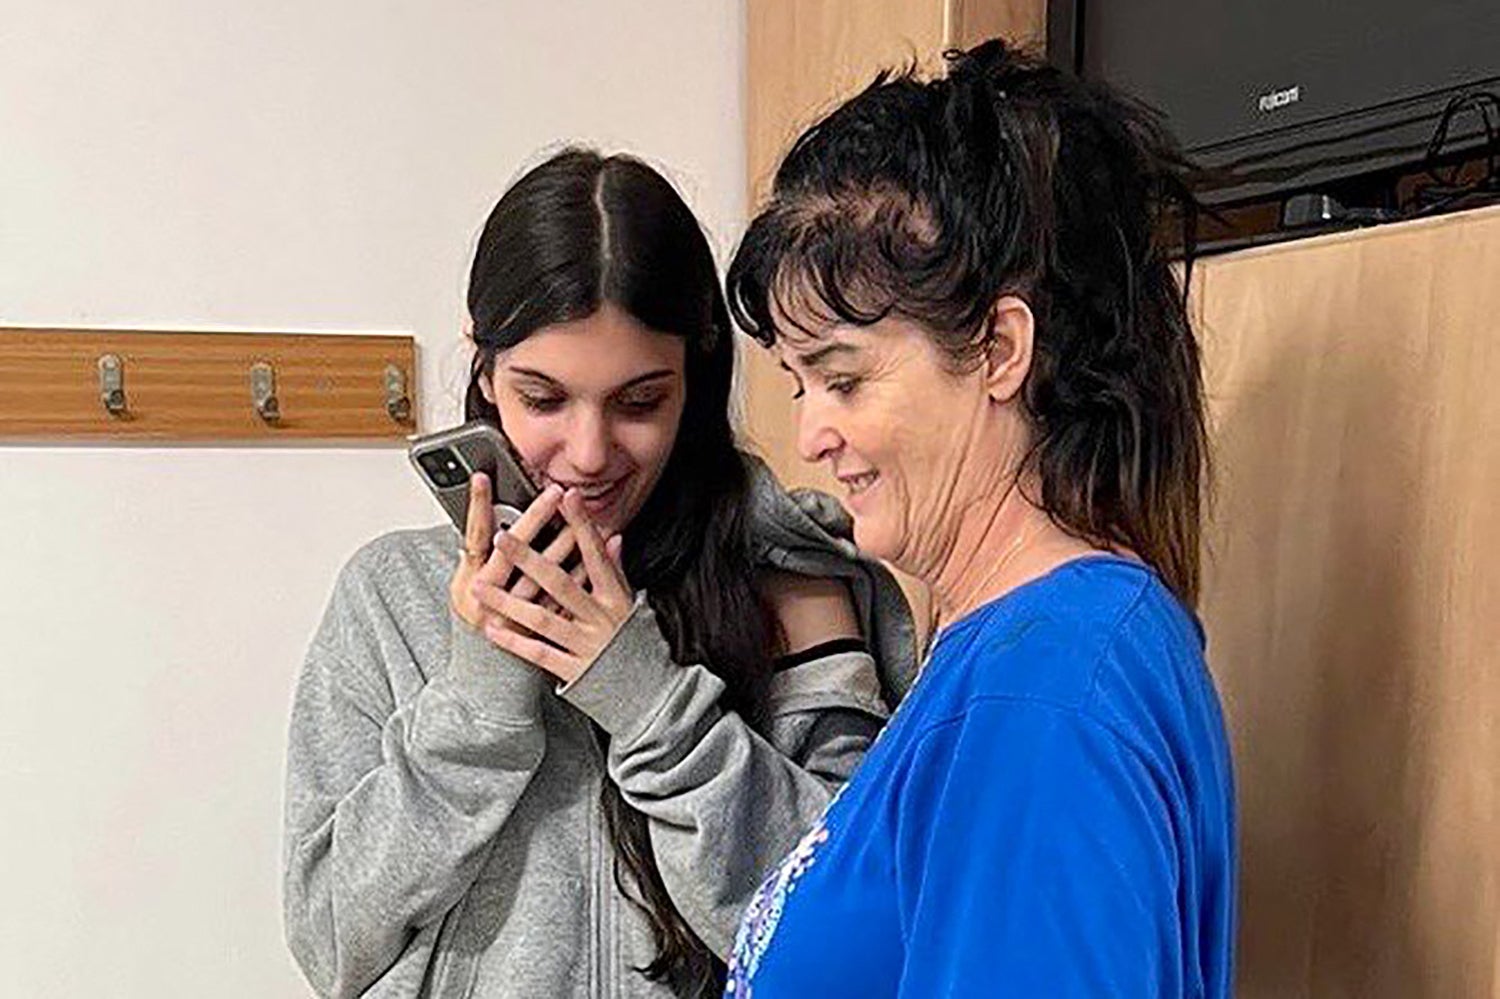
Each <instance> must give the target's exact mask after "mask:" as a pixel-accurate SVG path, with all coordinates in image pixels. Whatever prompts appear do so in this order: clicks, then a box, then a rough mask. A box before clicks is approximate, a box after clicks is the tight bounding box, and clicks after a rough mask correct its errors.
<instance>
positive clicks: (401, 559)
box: [336, 524, 459, 592]
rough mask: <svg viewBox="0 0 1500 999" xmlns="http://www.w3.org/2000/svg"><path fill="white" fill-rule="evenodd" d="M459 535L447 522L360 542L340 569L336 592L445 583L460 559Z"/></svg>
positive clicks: (421, 586)
mask: <svg viewBox="0 0 1500 999" xmlns="http://www.w3.org/2000/svg"><path fill="white" fill-rule="evenodd" d="M458 545H459V538H458V534H457V533H456V532H455V531H454V530H453V528H452V527H450V526H448V525H447V524H441V525H438V526H436V527H427V528H416V529H411V530H401V531H390V532H388V533H386V534H382V535H380V536H379V537H377V538H375V539H373V540H371V541H368V542H366V543H365V544H363V545H361V546H360V547H359V548H358V549H357V550H356V551H355V552H354V554H353V555H351V556H349V558H348V560H347V561H345V562H344V565H343V567H342V568H341V569H340V570H339V576H338V583H337V585H336V590H337V591H340V592H342V591H356V592H358V591H364V590H372V589H373V590H388V591H390V590H400V589H401V588H403V587H411V586H418V587H419V588H423V589H425V588H426V586H427V585H428V584H430V583H431V582H432V581H433V580H441V581H442V582H444V583H445V584H446V581H447V577H448V576H449V575H450V574H451V573H452V572H453V569H454V567H455V566H456V565H457V562H458Z"/></svg>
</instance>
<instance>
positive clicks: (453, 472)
mask: <svg viewBox="0 0 1500 999" xmlns="http://www.w3.org/2000/svg"><path fill="white" fill-rule="evenodd" d="M417 463H418V464H420V465H421V466H422V469H423V470H424V471H425V472H426V473H427V477H428V478H430V479H431V480H432V482H433V484H434V485H436V486H438V487H439V488H442V489H449V488H452V487H453V486H461V485H463V484H464V483H465V482H467V481H468V479H469V473H468V469H466V468H465V467H464V465H463V462H461V461H460V460H459V458H458V455H457V454H455V453H454V452H453V450H452V449H451V448H446V447H444V448H437V449H435V450H432V451H428V452H425V453H424V454H420V455H418V456H417Z"/></svg>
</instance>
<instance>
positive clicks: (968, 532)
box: [929, 483, 1062, 627]
mask: <svg viewBox="0 0 1500 999" xmlns="http://www.w3.org/2000/svg"><path fill="white" fill-rule="evenodd" d="M961 516H962V520H961V522H960V524H959V527H958V530H957V532H956V533H955V534H954V544H953V546H952V548H951V549H950V551H949V554H948V558H947V560H946V561H945V562H944V564H943V565H942V567H941V568H940V569H939V570H938V571H937V573H936V574H935V576H934V577H932V578H931V579H930V580H929V582H930V583H931V585H932V594H933V599H934V603H935V604H936V610H937V617H938V621H937V623H938V626H939V627H946V626H947V625H949V624H951V623H953V622H954V621H956V620H958V619H959V618H961V617H963V616H964V615H966V614H968V613H969V612H971V611H973V610H974V609H976V608H978V607H980V606H982V605H983V604H985V603H988V602H989V601H991V600H994V599H995V598H996V597H999V596H1001V595H1002V594H1005V593H1007V592H1009V591H1010V590H1012V589H1014V588H1015V587H1017V586H1019V585H1020V584H1021V583H1023V582H1025V581H1026V580H1027V579H1030V578H1031V577H1032V576H1034V575H1035V574H1036V570H1037V559H1036V557H1035V556H1036V555H1038V554H1039V553H1041V552H1042V551H1043V550H1044V549H1048V548H1050V547H1052V546H1054V545H1055V544H1056V542H1057V540H1058V536H1059V535H1060V534H1061V533H1062V532H1061V531H1059V530H1058V528H1057V527H1056V526H1055V525H1054V524H1053V523H1052V521H1051V519H1050V518H1049V517H1048V516H1047V514H1046V513H1044V512H1043V511H1042V510H1040V509H1038V508H1037V507H1035V506H1033V505H1032V504H1031V503H1030V502H1029V501H1028V500H1027V499H1026V497H1025V495H1024V493H1023V490H1022V488H1021V486H1020V485H1019V483H1017V484H1013V485H1012V486H1011V487H1010V488H1009V489H1007V490H1006V491H1005V492H1004V494H1003V495H1001V496H1000V498H999V499H998V501H996V502H993V503H988V504H976V505H974V506H972V507H970V508H969V509H968V510H967V511H965V513H963V514H962V515H961Z"/></svg>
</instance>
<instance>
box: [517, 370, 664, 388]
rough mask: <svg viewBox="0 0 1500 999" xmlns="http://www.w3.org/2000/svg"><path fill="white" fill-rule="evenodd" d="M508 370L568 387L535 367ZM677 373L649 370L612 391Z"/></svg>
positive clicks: (561, 386)
mask: <svg viewBox="0 0 1500 999" xmlns="http://www.w3.org/2000/svg"><path fill="white" fill-rule="evenodd" d="M506 370H507V371H509V372H510V373H511V374H513V375H520V376H521V377H522V378H534V379H536V380H537V381H539V382H545V383H546V384H548V385H551V386H553V387H555V388H566V387H567V386H565V385H563V383H562V382H560V381H558V380H557V379H556V378H553V377H552V376H551V375H548V374H545V373H543V372H541V371H538V370H536V369H535V368H517V367H512V368H507V369H506ZM675 374H677V372H675V371H673V370H672V369H671V368H660V369H658V370H656V371H648V372H646V373H645V374H643V375H636V376H635V377H634V378H632V379H630V381H628V382H625V383H624V384H622V385H618V386H616V387H615V388H613V389H612V390H611V393H614V392H623V391H625V390H626V389H632V388H635V387H636V386H638V385H644V384H646V383H647V382H655V381H661V380H663V379H666V378H671V377H672V376H673V375H675Z"/></svg>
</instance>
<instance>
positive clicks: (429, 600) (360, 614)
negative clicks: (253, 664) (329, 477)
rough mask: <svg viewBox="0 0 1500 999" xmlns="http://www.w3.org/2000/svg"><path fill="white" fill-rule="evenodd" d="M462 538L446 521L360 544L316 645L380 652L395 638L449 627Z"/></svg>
mask: <svg viewBox="0 0 1500 999" xmlns="http://www.w3.org/2000/svg"><path fill="white" fill-rule="evenodd" d="M457 545H458V536H457V534H456V533H455V532H454V531H453V529H452V528H451V527H449V526H447V525H441V526H438V527H432V528H425V529H419V530H403V531H392V532H390V533H387V534H383V535H381V536H379V537H377V538H375V539H374V540H372V541H369V542H367V543H365V544H364V545H362V546H360V548H359V549H358V550H356V551H355V552H354V554H352V555H351V556H350V557H349V558H348V560H347V561H345V563H344V565H343V567H342V568H341V569H340V570H339V573H338V577H337V579H336V580H335V582H334V585H333V592H332V594H331V595H330V597H329V600H328V606H327V610H326V611H325V612H324V616H323V622H322V625H321V626H320V628H319V631H318V636H317V639H316V640H315V644H321V645H324V646H327V647H330V648H335V649H339V650H342V654H343V655H345V656H350V655H355V656H360V655H375V654H376V653H377V651H378V649H379V648H380V647H382V646H384V645H387V644H389V643H390V642H392V641H393V640H402V642H403V644H406V645H411V644H413V643H412V641H411V640H410V639H412V638H414V637H416V636H419V635H426V634H428V633H429V632H431V633H436V632H438V631H441V630H443V629H445V628H446V625H447V617H448V610H447V608H448V596H447V586H448V579H449V577H450V576H451V575H452V573H453V569H454V566H455V565H456V564H457V562H458V552H457Z"/></svg>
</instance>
